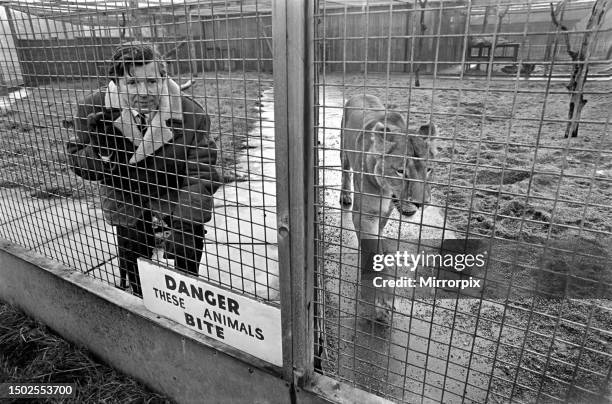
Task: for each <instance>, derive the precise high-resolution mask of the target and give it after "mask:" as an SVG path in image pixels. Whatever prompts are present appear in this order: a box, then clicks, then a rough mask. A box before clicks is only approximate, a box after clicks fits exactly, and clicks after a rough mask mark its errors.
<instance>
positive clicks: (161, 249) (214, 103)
mask: <svg viewBox="0 0 612 404" xmlns="http://www.w3.org/2000/svg"><path fill="white" fill-rule="evenodd" d="M0 12H1V14H0V18H1V21H2V34H1V36H0V46H1V50H2V53H3V58H2V61H1V62H0V65H1V66H0V67H1V69H0V72H1V77H2V86H3V88H2V89H3V91H4V94H3V95H2V98H1V100H2V105H1V116H0V131H2V136H1V139H0V149H2V153H1V157H0V160H1V164H2V170H1V174H0V176H1V177H0V178H1V180H0V193H1V197H0V201H1V202H0V203H1V208H0V212H1V213H0V222H1V224H0V235H1V236H2V237H4V238H6V239H9V240H11V241H13V242H15V243H18V244H20V245H22V246H24V247H27V248H29V249H32V250H35V251H37V252H40V253H42V254H44V255H46V256H48V257H51V258H53V259H55V260H58V261H60V262H62V263H64V264H65V265H67V266H69V267H70V268H73V269H75V270H78V271H81V272H83V273H86V274H88V275H90V276H92V277H94V278H96V279H100V280H102V281H103V282H106V283H108V284H110V285H114V286H116V287H118V288H122V289H125V290H126V291H127V292H128V293H130V292H131V293H135V294H137V295H138V294H139V292H140V283H139V281H138V278H137V276H136V275H137V274H136V272H137V268H136V267H135V265H134V262H135V260H136V259H137V257H140V256H142V257H149V258H151V259H153V260H155V261H157V262H159V263H161V264H164V265H169V266H172V265H174V266H175V267H176V268H177V269H180V270H184V271H187V272H191V273H192V274H196V273H199V276H200V277H201V278H203V279H205V280H207V281H210V282H213V283H216V284H219V285H222V286H223V287H226V288H231V289H232V290H234V291H237V292H242V293H244V294H245V295H249V296H252V297H257V298H260V299H263V300H266V301H269V302H278V300H279V280H278V258H277V257H278V251H277V240H276V223H275V220H276V180H275V178H276V175H275V163H274V162H275V159H274V153H275V147H274V116H273V90H272V84H273V81H272V75H271V73H272V49H271V41H272V37H271V36H272V31H271V24H272V21H271V3H270V2H269V1H265V0H261V1H255V0H253V1H248V2H240V1H238V2H236V1H229V0H226V1H223V0H222V1H187V2H167V1H154V0H150V1H147V0H145V1H125V2H82V3H81V2H78V3H77V2H72V1H57V2H51V3H50V2H42V1H41V2H38V1H34V2H32V1H10V2H4V3H3V4H2V7H0ZM126 43H128V44H129V45H125V44H126ZM135 43H136V45H134V44H135ZM143 43H144V44H148V45H142V44H143ZM122 46H123V48H121V47H122ZM134 46H135V47H134ZM147 46H149V47H148V48H147V49H154V53H153V54H152V55H153V56H151V54H148V55H147V51H146V50H145V51H143V50H142V49H144V48H143V47H147ZM118 49H123V51H118ZM134 49H136V50H134ZM138 49H139V50H138ZM122 52H123V53H122ZM138 52H140V53H138ZM121 55H123V56H121ZM125 55H127V56H125ZM130 55H131V56H130ZM130 57H132V59H129V58H130ZM122 58H124V59H122ZM121 60H124V61H125V60H127V62H125V64H124V65H123V67H121V63H119V64H118V61H121ZM130 60H132V61H130ZM152 61H153V62H152ZM164 61H165V62H164ZM151 63H152V64H151ZM113 66H115V68H114V70H113V69H111V67H113ZM117 66H119V67H117ZM146 66H153V67H152V70H148V69H147V68H145V67H146ZM130 80H131V81H130ZM147 108H148V109H147ZM137 156H140V157H137Z"/></svg>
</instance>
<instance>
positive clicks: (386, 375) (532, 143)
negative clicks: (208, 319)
mask: <svg viewBox="0 0 612 404" xmlns="http://www.w3.org/2000/svg"><path fill="white" fill-rule="evenodd" d="M608 8H609V5H608V4H607V3H606V2H601V1H599V2H593V1H588V2H582V1H576V2H559V3H554V4H552V5H551V4H549V3H543V2H539V1H535V0H533V1H520V0H516V1H512V0H509V1H506V0H497V1H489V2H484V1H483V2H480V1H468V2H464V1H432V0H430V1H426V0H425V1H423V0H419V1H414V2H401V3H400V2H384V1H367V2H362V3H360V4H354V3H352V2H342V1H323V0H321V1H319V2H318V4H317V6H316V7H315V13H314V18H313V21H312V27H313V35H314V52H315V53H314V70H315V73H314V74H315V83H314V87H315V88H314V93H315V97H316V99H317V102H316V104H315V105H314V106H313V109H314V111H315V113H316V114H318V121H317V122H316V124H315V127H314V130H315V131H316V132H317V134H318V143H317V144H316V145H315V146H314V147H315V151H316V154H317V160H316V163H315V177H316V178H317V182H316V184H317V185H316V186H315V192H316V195H317V197H318V201H317V203H316V210H317V214H318V218H317V223H316V224H317V229H318V230H317V236H316V240H315V242H316V243H317V251H318V252H317V256H316V262H317V270H316V272H317V283H316V285H317V286H316V303H317V311H316V314H315V321H316V323H317V338H316V341H315V355H316V363H317V370H316V371H317V372H319V373H322V374H324V375H329V376H331V377H333V378H337V379H339V380H342V381H345V382H347V383H349V384H352V385H354V386H357V387H359V388H361V389H363V390H366V391H369V392H372V393H374V394H376V395H379V396H381V397H385V398H387V399H389V400H391V401H396V402H444V403H450V402H589V401H593V402H608V401H609V400H610V390H609V389H610V375H611V371H612V367H611V364H612V362H611V360H610V359H611V358H610V351H609V346H610V341H611V338H612V335H611V333H610V330H611V327H610V325H611V322H612V313H611V308H612V306H611V305H610V297H611V294H610V291H611V289H610V286H611V281H612V274H611V273H610V269H611V268H612V257H610V251H611V248H610V247H612V238H611V235H612V227H611V224H612V215H611V209H612V199H611V196H612V195H611V194H610V183H611V182H610V181H611V180H612V171H611V169H612V166H610V163H609V162H610V152H609V150H610V142H611V138H610V125H609V123H610V111H611V110H612V109H611V107H612V104H611V102H612V98H611V97H610V95H611V86H610V73H611V72H612V71H611V70H610V63H611V60H610V49H611V48H610V46H611V45H612V41H611V38H612V37H611V35H612V25H611V24H610V22H611V21H612V19H611V18H612V15H611V12H609V11H607V9H608ZM587 66H588V72H589V73H588V79H587V80H586V82H585V81H584V77H585V76H584V73H585V70H586V69H587ZM576 82H580V83H582V84H584V86H581V85H579V86H576ZM568 83H569V86H568ZM581 92H582V94H583V96H584V97H583V99H587V100H588V103H587V104H583V103H581V101H579V99H580V97H579V93H581ZM570 103H571V105H570ZM579 103H580V104H581V105H582V106H583V107H584V108H582V109H581V111H580V112H578V109H580V108H579V107H578V104H579ZM575 123H578V125H577V127H578V132H574V130H575V129H576V126H571V125H572V124H575ZM575 135H577V136H575ZM574 136H575V137H574ZM351 176H352V178H351ZM470 257H471V258H470ZM480 260H481V261H480Z"/></svg>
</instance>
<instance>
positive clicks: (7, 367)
mask: <svg viewBox="0 0 612 404" xmlns="http://www.w3.org/2000/svg"><path fill="white" fill-rule="evenodd" d="M0 381H2V382H6V383H10V382H20V383H76V389H75V391H76V395H75V397H73V398H66V399H41V400H39V401H38V402H41V403H52V402H53V403H57V402H60V403H94V402H95V403H171V401H170V400H169V399H168V398H166V397H164V396H162V395H160V394H158V393H155V392H152V391H151V390H149V389H148V388H147V387H145V386H143V385H142V384H140V383H139V382H137V381H135V380H134V379H132V378H129V377H127V376H125V375H123V374H120V373H118V372H117V371H115V370H114V369H112V368H110V367H109V366H107V365H105V364H103V363H101V362H99V361H98V360H97V359H96V358H95V357H94V356H93V355H92V354H91V353H89V352H88V351H87V350H85V349H84V348H80V347H77V346H74V345H73V344H71V343H69V342H67V341H66V340H64V339H62V338H61V337H59V336H58V335H56V334H55V333H53V332H52V331H51V330H50V329H48V328H47V327H46V326H44V325H43V324H41V323H38V322H36V321H34V320H32V319H31V318H29V317H27V316H26V315H24V314H23V313H21V312H20V311H18V310H16V309H15V308H13V307H11V306H9V305H6V304H1V303H0ZM9 402H11V401H9ZM13 402H17V400H15V401H13Z"/></svg>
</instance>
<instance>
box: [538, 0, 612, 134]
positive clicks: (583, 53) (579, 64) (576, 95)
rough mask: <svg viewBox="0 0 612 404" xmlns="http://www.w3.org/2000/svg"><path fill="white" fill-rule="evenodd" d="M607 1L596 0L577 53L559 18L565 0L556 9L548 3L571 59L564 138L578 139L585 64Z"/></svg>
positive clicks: (582, 104)
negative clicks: (568, 101) (571, 67)
mask: <svg viewBox="0 0 612 404" xmlns="http://www.w3.org/2000/svg"><path fill="white" fill-rule="evenodd" d="M609 3H610V1H609V0H596V1H595V4H593V8H592V9H591V15H590V16H589V20H588V22H587V24H586V27H585V32H584V34H583V36H582V41H581V43H580V48H579V49H578V50H577V51H574V50H572V46H571V43H570V38H569V30H568V29H567V27H566V26H565V25H563V21H562V20H561V19H560V18H559V16H560V15H562V13H563V10H564V9H565V5H566V4H567V0H563V1H562V2H561V3H559V5H558V6H557V8H556V9H555V7H554V6H553V4H552V3H550V17H551V19H552V22H553V25H554V26H555V27H557V29H558V30H559V31H561V32H562V34H563V37H564V39H565V48H566V50H567V53H568V55H569V56H570V58H571V59H572V62H573V69H572V75H571V77H570V82H569V84H568V85H567V89H568V90H569V92H570V104H569V112H568V122H567V127H566V128H565V137H569V136H570V135H571V137H578V125H579V123H580V115H581V114H582V108H583V107H584V105H585V104H586V103H587V100H585V99H584V85H585V83H586V80H587V76H588V74H589V65H588V62H586V61H587V60H588V59H589V56H590V53H591V49H592V47H591V46H590V44H591V41H592V40H593V38H595V34H596V33H597V32H598V31H599V27H600V26H601V24H602V23H603V17H604V14H605V13H606V10H607V8H608V6H609Z"/></svg>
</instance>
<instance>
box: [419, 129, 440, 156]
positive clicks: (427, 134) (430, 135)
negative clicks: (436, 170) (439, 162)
mask: <svg viewBox="0 0 612 404" xmlns="http://www.w3.org/2000/svg"><path fill="white" fill-rule="evenodd" d="M419 135H421V136H422V137H423V140H424V141H425V143H426V144H427V147H428V148H429V151H430V153H431V154H432V155H434V156H435V155H436V154H437V152H438V142H437V141H436V140H437V139H438V129H437V128H436V125H434V124H433V122H430V123H428V124H426V125H423V126H421V127H420V128H419Z"/></svg>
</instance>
